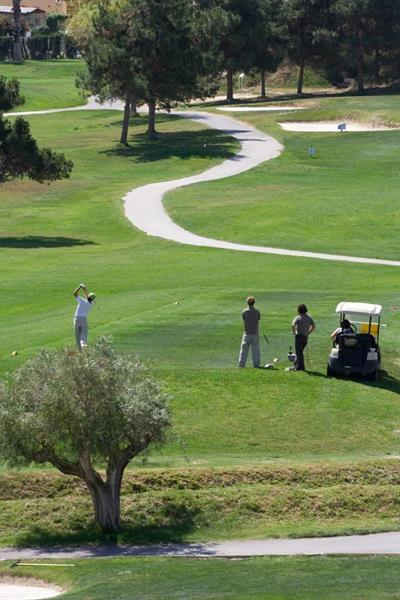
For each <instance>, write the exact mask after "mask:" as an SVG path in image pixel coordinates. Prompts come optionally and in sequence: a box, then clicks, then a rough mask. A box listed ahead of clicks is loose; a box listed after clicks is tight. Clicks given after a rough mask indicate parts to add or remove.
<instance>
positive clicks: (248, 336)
mask: <svg viewBox="0 0 400 600" xmlns="http://www.w3.org/2000/svg"><path fill="white" fill-rule="evenodd" d="M255 303H256V300H255V298H253V296H249V297H248V298H247V304H248V308H246V309H245V310H244V311H243V312H242V319H243V325H244V333H243V337H242V343H241V346H240V354H239V367H245V366H246V360H247V355H248V352H249V348H250V346H251V355H252V359H253V366H254V367H259V366H260V341H259V337H258V323H259V321H260V319H261V314H260V311H259V310H257V309H256V308H255V307H254V304H255Z"/></svg>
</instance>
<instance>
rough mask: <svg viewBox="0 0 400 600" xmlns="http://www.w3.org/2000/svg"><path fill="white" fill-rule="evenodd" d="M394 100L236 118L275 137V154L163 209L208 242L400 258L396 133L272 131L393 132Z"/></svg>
mask: <svg viewBox="0 0 400 600" xmlns="http://www.w3.org/2000/svg"><path fill="white" fill-rule="evenodd" d="M398 101H399V96H383V97H382V96H372V97H368V98H358V97H356V98H340V99H339V98H334V99H329V100H308V101H304V102H303V103H302V104H304V105H310V106H311V107H312V109H310V110H304V111H299V112H298V113H289V112H286V113H284V112H283V113H265V112H260V113H238V114H237V115H236V116H237V118H238V119H241V120H246V121H247V122H249V123H251V124H252V125H255V126H256V127H257V128H259V129H260V130H263V131H265V132H266V133H271V134H272V135H273V136H275V137H276V138H278V139H279V140H280V141H281V142H282V143H283V144H284V146H285V150H284V152H283V153H282V155H281V156H280V157H279V158H277V159H275V160H273V161H269V162H267V163H264V164H263V165H261V166H259V167H257V168H256V169H253V170H252V171H249V172H247V173H244V174H243V175H241V176H239V177H235V178H234V179H230V180H220V181H217V182H214V183H206V184H200V185H196V186H192V187H190V188H181V189H179V190H177V191H175V192H171V193H170V194H169V195H168V196H167V199H166V206H167V208H168V210H169V212H170V214H171V215H172V217H173V218H174V220H175V221H177V222H178V223H179V224H181V225H182V226H183V227H185V228H187V229H189V230H191V231H195V232H196V233H199V234H201V235H205V236H207V237H214V238H218V239H223V240H229V241H235V242H239V243H248V244H256V245H264V246H274V247H282V248H290V249H292V250H310V251H316V252H331V253H334V254H351V255H355V256H369V257H373V258H387V259H397V260H398V259H399V258H400V246H399V243H398V239H399V236H400V205H399V202H398V199H399V192H398V190H399V187H400V171H399V169H398V147H399V143H400V129H398V130H394V131H377V132H362V133H345V134H339V133H292V132H288V131H283V130H282V129H281V128H280V127H279V126H278V125H277V124H276V123H277V122H280V121H314V120H315V121H318V120H332V119H333V120H338V119H339V120H349V119H354V120H358V121H361V122H381V121H383V122H387V123H397V125H399V123H400V113H399V111H398V108H397V106H398ZM311 144H313V145H314V146H315V148H316V156H315V158H313V159H310V158H309V156H308V152H307V149H308V147H309V145H311ZM350 268H351V267H350ZM343 269H344V270H345V269H346V268H345V267H343Z"/></svg>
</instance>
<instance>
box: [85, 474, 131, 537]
mask: <svg viewBox="0 0 400 600" xmlns="http://www.w3.org/2000/svg"><path fill="white" fill-rule="evenodd" d="M125 466H126V462H124V463H123V464H120V465H118V466H114V467H109V468H108V469H107V481H106V482H104V481H103V480H102V479H101V477H100V476H99V475H97V476H96V477H90V478H89V479H85V482H86V485H87V487H88V488H89V491H90V495H91V496H92V501H93V507H94V515H95V520H96V523H97V525H99V527H101V529H102V530H103V531H104V532H108V533H110V532H111V533H116V532H118V531H119V530H120V509H121V502H120V495H121V483H122V476H123V473H124V469H125Z"/></svg>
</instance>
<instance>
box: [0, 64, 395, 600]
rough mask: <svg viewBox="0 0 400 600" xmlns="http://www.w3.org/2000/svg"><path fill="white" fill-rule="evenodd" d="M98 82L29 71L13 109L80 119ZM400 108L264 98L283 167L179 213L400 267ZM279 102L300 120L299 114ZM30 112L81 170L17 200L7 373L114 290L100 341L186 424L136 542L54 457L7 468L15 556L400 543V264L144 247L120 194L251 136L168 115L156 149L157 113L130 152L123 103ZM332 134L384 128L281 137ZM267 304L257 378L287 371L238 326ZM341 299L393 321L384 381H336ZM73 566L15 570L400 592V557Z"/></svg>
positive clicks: (334, 592) (308, 593)
mask: <svg viewBox="0 0 400 600" xmlns="http://www.w3.org/2000/svg"><path fill="white" fill-rule="evenodd" d="M81 68H83V64H82V65H81V63H80V61H68V60H65V61H63V60H57V61H44V62H43V63H42V62H31V61H28V62H26V63H25V64H24V65H22V66H19V65H2V66H1V68H0V71H1V74H4V75H6V76H7V77H11V76H16V77H17V78H18V79H19V81H20V83H21V92H22V94H23V95H24V96H25V97H26V102H25V104H24V105H23V106H22V107H20V108H19V109H20V110H23V111H30V110H47V109H51V108H62V107H65V108H68V107H73V106H79V105H81V104H82V105H83V104H85V102H86V100H85V99H84V98H82V97H80V96H79V94H78V92H77V91H76V88H75V84H74V80H75V75H76V72H77V71H78V70H79V69H81ZM53 90H55V92H54V94H53ZM399 99H400V94H396V93H394V92H392V91H391V92H390V93H389V92H387V93H386V92H385V90H381V91H379V93H378V92H373V93H372V92H371V93H369V94H366V95H365V96H358V95H356V94H350V93H338V94H307V95H305V96H304V97H302V98H301V100H300V99H299V98H296V97H291V96H290V95H285V96H284V95H282V96H275V97H273V98H271V99H270V100H268V101H265V102H263V103H258V102H256V101H255V100H250V101H249V102H248V105H249V106H251V107H253V108H254V107H257V106H259V107H265V106H267V105H268V103H270V104H271V105H273V106H281V107H282V110H281V111H271V112H268V111H259V112H257V111H254V110H253V111H251V112H248V113H244V112H241V111H238V112H237V113H235V112H233V113H230V116H231V117H232V118H234V119H237V121H240V122H241V123H246V124H248V125H249V126H252V127H255V128H256V129H257V130H258V131H260V132H262V133H264V134H267V135H269V136H272V137H273V138H274V139H275V140H277V141H278V142H279V143H280V144H281V145H282V146H283V150H282V152H281V154H280V155H279V156H277V157H276V158H273V159H272V160H268V161H266V162H263V163H262V164H260V165H258V166H256V167H255V168H253V169H250V170H248V171H246V172H244V173H241V174H239V175H235V176H233V177H229V178H224V179H220V180H217V181H210V182H204V183H199V184H195V185H192V186H186V187H182V188H179V189H176V190H173V191H171V192H169V193H168V194H167V195H166V196H165V197H164V199H163V203H164V207H165V209H166V210H167V212H168V214H169V216H170V217H171V219H172V220H173V221H174V222H175V223H177V224H178V225H180V226H181V227H183V228H184V229H186V230H187V231H189V232H192V233H194V234H198V235H201V236H205V237H208V238H212V239H216V240H223V241H228V242H235V243H239V244H246V245H256V246H268V247H273V248H285V249H289V250H293V251H306V252H319V253H327V254H340V255H348V256H352V257H364V258H369V259H386V260H389V261H398V260H400V246H399V243H398V239H399V233H400V231H399V229H400V225H399V223H400V219H399V217H400V208H399V205H398V199H399V192H398V190H399V187H400V169H399V166H398V147H399V142H400V112H399V110H398V105H399ZM244 104H246V103H245V102H244V101H243V102H238V106H242V105H244ZM285 106H301V108H302V110H299V111H286V112H285V110H284V109H285ZM186 108H188V107H180V110H185V109H186ZM190 108H192V107H190ZM217 109H218V103H213V102H208V103H206V104H196V111H197V112H198V111H203V110H206V111H207V112H208V113H214V114H221V113H218V110H217ZM9 118H10V119H12V118H13V117H9ZM26 118H27V119H28V120H29V123H30V125H31V129H32V133H33V135H34V137H35V138H36V139H37V140H38V142H39V143H40V144H41V145H42V146H49V147H51V148H52V149H54V150H58V151H60V152H63V153H64V154H65V155H66V157H67V158H68V159H71V160H72V161H73V163H74V169H73V172H72V175H71V178H70V179H67V180H63V181H58V182H54V183H51V184H49V185H48V184H40V183H37V182H33V181H30V180H26V179H24V180H19V181H14V182H12V183H8V184H6V185H4V186H2V188H1V190H0V196H1V202H0V255H1V266H2V269H1V283H2V302H1V304H0V319H1V324H2V327H1V333H2V335H1V337H0V376H1V378H2V379H7V377H8V376H9V374H10V373H12V372H13V371H14V370H15V369H17V368H18V367H20V366H21V365H22V364H24V363H25V362H26V361H27V360H28V359H29V358H30V357H32V356H33V355H34V354H35V353H37V351H38V350H39V349H40V348H43V347H46V348H50V349H54V350H55V349H58V348H62V347H66V346H70V347H73V345H74V337H73V329H72V318H73V314H74V310H75V300H74V298H73V296H72V292H73V290H74V289H75V288H76V286H77V285H79V283H80V282H81V281H82V282H85V283H86V285H87V286H88V287H89V288H90V290H93V291H95V292H96V295H97V299H96V305H95V307H94V308H93V310H92V312H91V314H90V319H89V327H90V329H89V343H91V342H93V341H94V340H95V339H96V338H99V337H100V336H102V335H106V336H112V338H113V341H114V344H115V347H116V349H117V350H118V352H120V353H123V354H126V355H138V356H139V357H140V358H141V359H142V360H143V361H144V362H145V363H146V364H147V366H148V368H149V370H150V372H151V374H152V376H154V377H155V378H156V379H157V380H159V381H160V382H162V384H163V387H164V388H165V390H166V391H167V392H168V393H169V394H170V395H171V398H172V399H171V411H172V420H173V427H172V430H171V432H170V434H169V438H168V442H167V444H166V445H165V446H163V447H162V448H161V449H158V450H155V451H153V452H152V453H151V454H150V455H149V456H147V457H146V461H141V460H137V459H135V460H134V461H133V462H132V463H131V464H130V466H129V468H128V470H127V473H126V476H125V479H124V484H123V490H122V524H123V527H122V532H121V533H120V534H118V535H115V536H110V537H107V536H106V534H102V533H101V532H100V531H99V530H98V529H97V528H96V526H95V524H94V521H93V517H92V509H91V501H90V497H89V495H88V494H87V492H86V491H85V489H84V487H83V486H82V484H81V483H80V482H79V481H78V480H76V481H75V480H74V479H73V478H68V477H65V476H63V475H61V474H60V473H58V472H57V471H56V470H55V469H53V468H52V467H51V466H50V465H46V464H45V465H37V464H32V465H31V466H29V467H25V468H23V469H20V470H14V469H13V470H12V469H10V467H9V466H8V465H5V464H1V465H0V544H1V545H3V546H36V545H63V544H93V543H100V542H102V543H103V542H109V541H112V542H121V543H135V544H142V543H152V542H157V543H158V542H161V543H163V542H183V541H185V542H203V541H209V540H223V539H260V538H264V537H299V536H306V537H309V536H321V535H338V534H340V535H343V534H351V533H368V532H378V531H397V530H400V494H399V482H400V471H399V465H398V458H399V456H400V404H399V398H400V396H399V393H400V354H399V347H398V340H399V333H400V315H399V312H400V302H399V294H400V278H399V273H400V267H396V266H382V265H374V264H360V263H357V262H352V261H351V260H350V261H348V262H340V261H335V260H320V259H316V258H315V259H312V258H302V257H295V256H279V255H273V254H262V253H257V252H238V251H231V250H224V249H220V248H206V247H195V246H190V245H185V244H179V243H176V242H172V241H168V240H164V239H161V238H159V237H152V236H150V235H146V234H145V233H144V232H143V231H140V230H139V229H137V228H136V227H134V226H133V225H132V223H131V222H129V220H128V219H127V218H126V217H125V214H124V206H123V200H122V199H123V197H124V196H125V195H126V194H127V193H128V192H130V191H131V190H134V189H135V188H138V187H140V186H145V185H146V184H151V183H157V182H162V181H166V180H177V179H180V178H184V177H189V176H191V175H195V174H200V173H202V172H204V171H206V170H207V169H209V168H211V167H213V166H216V165H219V164H221V163H222V162H224V161H225V160H227V159H229V158H232V157H234V156H235V154H238V153H239V154H240V145H239V143H238V141H237V140H235V139H234V137H232V136H230V135H228V134H227V133H224V132H221V131H217V130H215V129H210V128H207V127H206V126H204V125H201V124H199V123H198V122H194V121H191V120H189V119H186V118H181V117H179V116H177V115H173V114H172V115H168V114H166V113H160V114H158V115H157V130H158V132H159V136H158V139H157V141H149V140H148V138H147V137H146V128H147V122H146V116H145V115H144V114H140V115H139V116H137V117H132V118H131V123H130V136H129V146H128V147H123V146H121V145H120V144H119V143H118V140H119V135H120V128H121V122H122V114H121V112H120V111H116V110H106V109H104V110H99V109H97V110H93V111H92V110H82V111H79V110H77V111H74V112H65V113H56V114H47V115H43V114H41V115H32V116H29V117H26ZM332 120H334V121H338V122H346V121H347V122H357V123H363V124H367V125H370V126H371V128H372V129H373V127H374V126H376V125H379V124H380V125H387V126H389V127H390V129H389V130H385V131H382V130H376V131H373V130H371V131H365V132H354V133H352V132H346V133H339V132H337V133H325V132H315V133H305V132H292V131H285V130H284V129H282V127H281V126H280V125H279V123H282V122H287V121H293V122H308V121H315V122H320V121H332ZM311 145H313V146H314V147H315V149H316V154H315V156H314V157H313V158H311V157H310V156H309V153H308V148H309V146H311ZM250 294H251V295H254V296H255V298H256V302H257V308H258V309H259V310H260V312H261V315H262V320H261V332H262V333H265V334H266V336H267V339H268V343H267V341H265V342H264V338H262V343H263V344H264V345H262V346H261V354H262V363H263V364H265V363H272V362H273V361H274V359H277V360H275V363H274V364H275V365H276V367H275V368H274V369H270V370H266V369H253V368H252V367H251V361H250V360H248V363H247V368H246V369H238V368H237V358H238V353H239V346H240V340H241V335H242V319H241V311H242V310H243V308H244V307H245V301H246V297H247V296H248V295H250ZM341 301H349V302H366V303H376V304H381V305H382V307H383V312H382V323H383V326H382V328H381V335H380V347H381V352H382V366H381V373H380V377H379V379H378V381H377V382H376V383H375V382H374V383H372V382H368V381H366V380H364V379H363V378H346V377H342V378H329V377H327V376H326V365H327V359H328V355H329V352H330V348H331V345H332V342H331V339H330V334H331V332H332V331H333V330H334V329H335V328H336V327H337V326H338V325H339V322H338V315H336V314H335V309H336V306H337V304H338V303H339V302H341ZM303 302H304V303H305V304H307V307H308V309H309V313H310V314H311V315H312V317H313V319H314V321H315V323H316V330H315V332H313V334H312V335H311V337H310V341H309V344H308V347H307V350H306V354H305V360H306V368H307V371H305V372H297V373H291V372H287V371H285V367H287V366H288V364H289V363H288V361H287V354H288V351H289V348H290V347H293V346H294V341H293V335H292V331H291V322H292V319H293V317H294V316H295V315H296V309H297V305H298V304H299V303H303ZM100 561H101V566H99V562H100ZM184 561H185V562H184ZM46 562H49V561H46ZM63 562H64V561H63ZM78 562H79V564H76V566H75V568H74V569H72V568H71V569H66V570H65V571H62V570H61V569H58V570H57V569H52V568H51V567H40V566H37V567H26V568H25V570H24V571H23V573H21V572H20V570H19V571H18V573H17V574H18V575H21V576H22V575H23V576H27V575H29V576H32V577H38V578H40V579H43V580H46V581H51V582H54V583H56V584H58V585H60V586H61V587H62V588H63V589H66V590H68V593H67V594H65V596H62V597H63V598H64V597H65V598H66V599H67V598H68V599H71V600H73V599H76V600H78V599H79V598H82V599H83V598H85V600H89V599H93V600H98V599H101V598H112V597H115V598H118V599H119V600H123V599H124V598H127V599H128V598H133V597H136V596H134V595H133V594H134V592H135V590H140V595H138V596H137V597H140V598H143V599H149V600H150V599H153V598H163V599H168V598H171V599H172V598H174V599H176V598H178V597H182V598H183V597H185V598H191V599H195V598H224V599H225V598H226V599H230V600H234V599H235V600H239V599H240V600H245V599H247V598H249V599H250V598H257V599H263V598H265V599H268V600H270V599H275V598H276V599H278V598H279V599H281V598H282V599H285V600H286V599H288V600H289V599H292V598H293V599H294V598H296V599H300V598H302V599H303V598H304V600H309V599H313V598H316V599H317V598H318V599H320V598H324V599H328V600H329V599H344V598H352V599H358V598H359V599H360V600H361V599H369V598H371V600H372V599H374V600H375V599H380V598H399V597H400V595H399V592H398V591H396V590H398V585H399V575H398V572H399V569H398V566H399V563H400V558H396V557H353V558H350V557H337V558H323V557H316V558H306V557H302V558H299V557H296V558H285V559H283V558H254V559H246V560H243V561H240V562H238V563H232V562H230V561H228V560H207V561H196V560H194V559H175V558H174V559H172V558H146V559H143V558H142V559H127V558H118V559H113V560H109V559H91V560H84V561H81V562H80V561H78ZM183 565H184V566H183ZM233 567H235V568H234V569H233ZM11 574H14V575H15V572H14V571H13V570H12V569H11V566H10V564H9V563H8V562H7V561H5V562H4V563H1V564H0V577H1V576H2V575H11ZM96 578H98V579H96ZM95 579H96V584H94V580H95ZM249 581H250V582H251V585H250V584H249ZM111 584H112V585H113V586H117V587H113V588H112V590H113V591H112V592H111V591H110V590H111V587H109V586H111ZM244 584H245V585H244ZM251 586H253V587H251ZM267 588H268V589H267ZM116 590H117V591H116ZM160 590H162V591H160ZM390 590H391V591H390ZM112 593H114V594H115V595H114V596H113V595H112ZM138 593H139V591H138Z"/></svg>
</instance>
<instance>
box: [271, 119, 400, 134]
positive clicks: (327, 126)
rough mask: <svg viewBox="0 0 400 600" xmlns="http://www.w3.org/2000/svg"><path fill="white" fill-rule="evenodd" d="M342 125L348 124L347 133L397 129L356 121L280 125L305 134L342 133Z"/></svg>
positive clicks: (288, 129)
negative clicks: (340, 127) (319, 132)
mask: <svg viewBox="0 0 400 600" xmlns="http://www.w3.org/2000/svg"><path fill="white" fill-rule="evenodd" d="M341 123H345V124H346V131H350V132H352V131H389V130H393V129H395V127H383V126H382V127H380V126H377V127H373V126H372V125H362V124H361V123H356V122H354V121H351V122H347V121H313V122H310V121H308V122H307V123H305V122H302V123H301V122H297V123H295V122H292V123H278V125H280V126H281V127H282V129H286V131H305V132H318V131H323V132H330V133H332V132H336V133H341V132H340V130H339V125H340V124H341Z"/></svg>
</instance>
